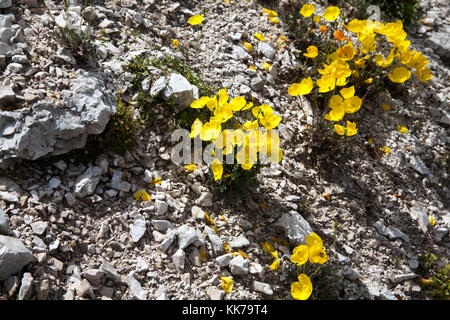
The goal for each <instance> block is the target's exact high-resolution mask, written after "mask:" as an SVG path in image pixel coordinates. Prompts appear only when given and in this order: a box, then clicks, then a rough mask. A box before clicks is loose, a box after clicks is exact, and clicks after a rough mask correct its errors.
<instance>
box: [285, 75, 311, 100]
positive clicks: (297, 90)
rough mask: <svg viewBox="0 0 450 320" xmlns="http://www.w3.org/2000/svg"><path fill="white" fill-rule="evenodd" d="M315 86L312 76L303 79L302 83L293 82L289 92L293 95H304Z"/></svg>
mask: <svg viewBox="0 0 450 320" xmlns="http://www.w3.org/2000/svg"><path fill="white" fill-rule="evenodd" d="M313 87H314V81H312V79H311V77H308V78H305V79H303V80H302V81H301V82H300V83H293V84H292V85H291V86H290V87H289V89H288V92H289V94H290V95H291V96H299V95H300V96H303V95H307V94H309V93H310V92H311V91H312V89H313Z"/></svg>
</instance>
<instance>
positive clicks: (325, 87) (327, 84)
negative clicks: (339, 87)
mask: <svg viewBox="0 0 450 320" xmlns="http://www.w3.org/2000/svg"><path fill="white" fill-rule="evenodd" d="M316 83H317V86H318V87H319V92H329V91H331V90H333V89H334V88H335V87H336V78H335V77H334V76H333V75H331V74H324V75H323V76H322V77H321V78H320V79H318V80H317V82H316Z"/></svg>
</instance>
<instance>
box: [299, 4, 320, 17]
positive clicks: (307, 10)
mask: <svg viewBox="0 0 450 320" xmlns="http://www.w3.org/2000/svg"><path fill="white" fill-rule="evenodd" d="M315 11H316V9H315V8H314V6H313V5H312V4H304V5H303V7H302V8H301V9H300V14H301V15H302V16H304V17H310V16H312V15H313V14H314V12H315Z"/></svg>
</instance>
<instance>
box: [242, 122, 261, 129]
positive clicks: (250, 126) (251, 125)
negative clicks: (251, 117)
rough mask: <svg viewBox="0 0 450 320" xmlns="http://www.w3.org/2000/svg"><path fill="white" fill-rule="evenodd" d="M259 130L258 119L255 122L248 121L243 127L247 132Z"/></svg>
mask: <svg viewBox="0 0 450 320" xmlns="http://www.w3.org/2000/svg"><path fill="white" fill-rule="evenodd" d="M257 128H258V119H256V120H255V121H247V122H245V123H244V124H243V125H242V129H243V130H245V131H247V130H255V129H257Z"/></svg>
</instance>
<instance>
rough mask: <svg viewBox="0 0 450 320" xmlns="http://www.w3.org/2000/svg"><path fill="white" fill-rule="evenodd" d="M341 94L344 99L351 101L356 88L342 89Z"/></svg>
mask: <svg viewBox="0 0 450 320" xmlns="http://www.w3.org/2000/svg"><path fill="white" fill-rule="evenodd" d="M339 93H340V94H341V96H342V97H343V98H344V99H349V98H351V97H353V96H354V95H355V86H351V87H348V88H344V89H341V90H340V91H339Z"/></svg>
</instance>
